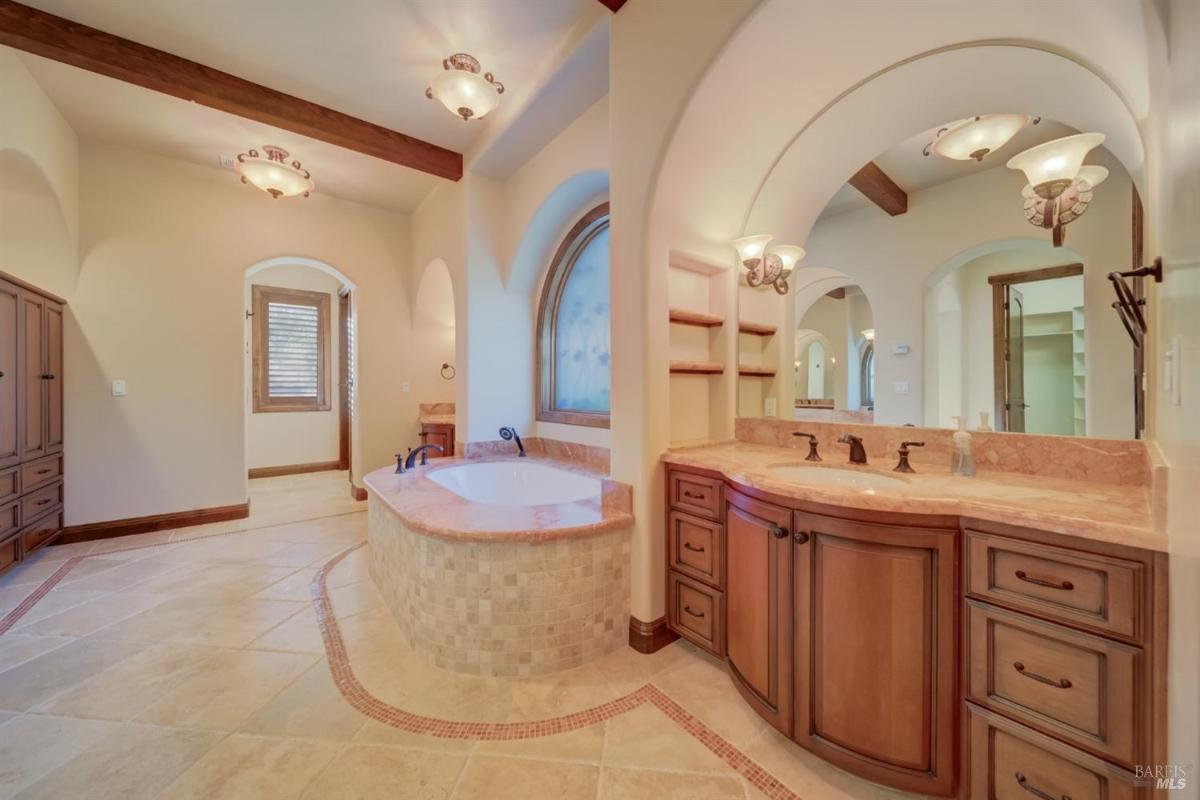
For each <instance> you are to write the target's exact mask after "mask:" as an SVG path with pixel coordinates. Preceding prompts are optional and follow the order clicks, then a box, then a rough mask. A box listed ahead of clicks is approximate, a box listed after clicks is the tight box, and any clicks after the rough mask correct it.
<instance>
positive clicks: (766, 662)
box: [725, 491, 793, 735]
mask: <svg viewBox="0 0 1200 800" xmlns="http://www.w3.org/2000/svg"><path fill="white" fill-rule="evenodd" d="M791 516H792V513H791V511H789V510H788V509H785V508H779V507H778V506H773V505H769V504H767V503H763V502H760V501H758V500H754V499H753V498H750V497H747V496H745V495H742V494H740V493H738V492H733V491H730V492H729V493H728V497H727V500H726V514H725V575H726V578H725V640H726V651H727V657H728V659H729V666H730V671H731V673H732V674H733V678H734V685H735V686H736V687H737V688H738V691H739V692H741V694H742V696H743V697H744V698H745V699H746V701H747V702H749V703H750V704H751V705H752V706H754V707H755V709H756V710H757V711H758V713H759V714H760V715H761V716H762V717H763V718H765V719H766V720H767V721H768V722H770V723H771V724H772V725H774V726H775V727H776V728H778V729H779V730H781V731H783V732H784V733H785V734H789V735H790V734H791V732H792V712H793V704H792V670H791V636H792V602H791V598H792V560H791V548H792V539H791Z"/></svg>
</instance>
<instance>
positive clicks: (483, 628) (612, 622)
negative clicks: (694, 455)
mask: <svg viewBox="0 0 1200 800" xmlns="http://www.w3.org/2000/svg"><path fill="white" fill-rule="evenodd" d="M364 482H365V483H366V485H367V489H368V503H367V544H368V553H367V565H368V570H369V572H370V575H371V579H372V580H373V581H374V583H375V585H376V586H377V587H378V588H379V593H380V594H381V595H382V596H383V599H384V602H385V603H386V604H387V606H388V609H389V610H390V611H391V612H392V616H393V617H394V618H395V619H396V622H397V623H398V624H399V625H400V629H401V630H402V631H403V632H404V635H405V638H407V640H408V642H409V644H410V645H411V647H412V649H413V651H415V652H416V653H419V654H420V655H421V656H423V657H424V658H426V659H427V660H429V661H430V662H432V663H433V664H435V665H436V666H438V667H442V668H443V669H448V670H453V671H455V672H464V673H469V674H473V675H492V676H518V675H541V674H546V673H551V672H556V671H558V670H563V669H570V668H572V667H578V666H580V665H582V664H585V663H587V662H588V661H591V660H594V659H596V658H599V657H601V656H603V655H605V654H607V653H610V652H612V651H613V650H615V649H617V648H618V647H621V646H623V645H624V643H625V641H626V638H627V636H628V630H629V555H630V535H631V527H632V525H633V515H632V514H631V513H630V511H629V499H630V496H631V493H630V491H629V489H628V487H624V486H622V485H620V484H613V483H612V482H611V481H606V480H604V479H603V478H602V477H601V475H600V474H598V473H597V471H596V470H589V469H588V468H587V467H585V466H583V465H582V464H580V463H578V462H563V461H556V460H553V459H546V458H535V457H530V458H521V459H517V458H503V459H490V460H466V459H461V458H460V459H439V461H438V462H437V463H433V464H430V465H429V466H428V467H420V468H418V469H416V470H413V471H411V472H407V473H404V474H396V473H395V472H393V471H392V470H391V469H381V470H378V471H376V472H372V473H371V474H370V475H367V476H366V480H365V481H364Z"/></svg>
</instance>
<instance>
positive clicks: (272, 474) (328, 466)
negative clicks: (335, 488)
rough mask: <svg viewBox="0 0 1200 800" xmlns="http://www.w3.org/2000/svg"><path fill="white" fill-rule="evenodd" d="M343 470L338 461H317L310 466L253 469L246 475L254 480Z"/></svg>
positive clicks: (295, 465) (282, 465) (290, 465)
mask: <svg viewBox="0 0 1200 800" xmlns="http://www.w3.org/2000/svg"><path fill="white" fill-rule="evenodd" d="M340 469H344V467H342V462H340V461H317V462H315V463H312V464H281V465H279V466H278V467H254V468H253V469H251V470H249V472H248V474H249V476H250V478H251V479H252V480H253V479H254V478H278V477H279V476H281V475H303V474H305V473H306V472H333V471H335V470H340Z"/></svg>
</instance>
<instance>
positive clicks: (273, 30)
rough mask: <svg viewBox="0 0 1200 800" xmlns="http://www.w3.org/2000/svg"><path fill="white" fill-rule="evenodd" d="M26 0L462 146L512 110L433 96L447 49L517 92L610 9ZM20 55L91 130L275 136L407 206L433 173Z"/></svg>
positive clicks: (183, 145) (226, 139)
mask: <svg viewBox="0 0 1200 800" xmlns="http://www.w3.org/2000/svg"><path fill="white" fill-rule="evenodd" d="M28 4H29V5H31V6H35V7H37V8H39V9H42V10H44V11H47V12H50V13H52V14H58V15H60V16H63V17H66V18H68V19H71V20H74V21H77V22H81V23H84V24H86V25H90V26H92V27H95V28H98V29H100V30H103V31H106V32H108V33H112V34H115V35H118V36H122V37H125V38H127V39H132V40H133V41H137V42H141V43H143V44H147V45H150V46H153V47H157V48H159V49H161V50H165V51H167V52H169V53H173V54H175V55H178V56H182V57H183V58H188V59H191V60H193V61H197V62H199V63H201V64H205V65H207V66H211V67H215V68H217V69H221V70H224V71H226V72H229V73H231V74H233V75H237V76H238V77H240V78H244V79H246V80H249V81H253V82H255V83H260V84H262V85H264V86H268V87H270V88H272V89H277V90H279V91H282V92H287V93H288V94H293V95H295V96H297V97H301V98H303V99H305V100H309V101H312V102H314V103H319V104H321V105H325V106H328V107H330V108H333V109H336V110H338V111H341V112H343V113H346V114H350V115H352V116H356V117H359V118H361V119H365V120H368V121H370V122H374V123H376V124H379V125H383V126H385V127H388V128H391V129H393V130H396V131H399V132H401V133H405V134H408V135H410V136H415V137H417V138H420V139H424V140H426V141H429V142H432V143H434V144H437V145H441V146H442V147H447V148H450V149H452V150H456V151H458V152H467V151H469V150H470V149H471V148H472V146H473V145H475V144H476V143H477V142H479V141H480V140H481V139H482V138H484V137H485V134H486V131H487V129H488V128H487V126H488V125H489V123H493V124H504V120H501V121H500V122H497V119H496V118H502V117H503V115H500V114H499V113H498V112H497V113H494V114H492V115H489V116H488V117H486V118H484V119H483V120H477V121H472V122H463V121H462V120H460V119H458V118H457V117H455V116H454V115H452V114H451V113H450V112H448V111H446V109H445V108H443V107H442V106H441V104H440V103H437V102H436V101H432V100H428V99H426V98H425V95H424V92H425V87H426V86H428V84H429V82H430V81H431V80H432V78H433V77H434V76H435V75H436V74H437V73H438V71H440V70H441V69H442V66H441V61H442V59H443V58H445V57H446V56H448V55H450V54H452V53H454V52H459V51H464V52H469V53H471V54H472V55H474V56H476V57H477V58H478V59H479V60H480V62H481V63H482V65H483V68H484V70H485V71H490V72H493V73H494V74H495V75H496V78H497V79H498V80H500V81H502V82H504V83H505V84H506V88H507V89H508V91H506V93H505V100H508V101H509V102H513V103H516V102H519V101H520V100H521V99H522V96H527V95H528V93H530V92H533V91H536V90H537V89H538V88H539V87H536V86H533V84H534V83H543V82H545V81H546V80H548V77H549V76H547V74H546V73H547V68H546V67H547V65H551V68H552V66H553V64H554V63H555V62H556V61H558V60H561V59H562V58H563V56H562V53H561V52H560V50H561V48H562V47H563V43H564V42H567V43H570V42H571V41H572V40H573V39H577V38H578V33H577V31H578V28H579V27H580V26H581V25H587V24H588V23H589V22H590V21H594V19H597V18H600V16H601V15H602V14H607V13H608V12H607V11H605V10H604V8H603V7H602V6H601V5H600V4H599V3H598V2H596V0H537V2H528V0H342V2H308V3H296V2H292V0H254V2H245V1H244V0H204V2H200V3H181V2H178V0H139V2H137V3H130V2H128V0H28ZM22 58H23V60H24V62H25V63H26V65H27V66H28V67H29V70H30V72H31V73H32V74H33V76H34V78H35V79H36V80H37V81H38V82H39V83H40V84H41V85H42V87H43V88H44V89H45V91H46V93H47V94H48V95H49V97H50V99H51V101H52V102H54V104H55V105H56V106H58V108H59V110H60V111H61V112H62V114H63V116H64V117H66V119H67V121H68V122H69V123H70V124H71V126H72V127H74V128H75V130H76V132H77V133H78V134H79V135H80V136H81V137H83V138H94V139H99V140H102V141H109V142H114V143H118V144H124V145H128V146H131V147H136V148H139V149H143V150H147V151H150V152H153V153H158V154H160V155H165V156H169V157H173V158H180V159H183V160H187V161H192V162H195V163H199V164H205V165H208V166H216V165H217V164H218V163H219V157H220V156H222V155H225V156H232V155H236V154H237V153H238V152H241V151H244V150H246V149H247V148H249V147H261V145H263V144H267V143H270V144H278V145H280V146H282V147H285V148H287V149H288V150H289V151H291V153H292V155H293V157H296V158H299V159H300V160H301V161H302V162H303V163H304V166H305V167H307V168H308V169H310V170H311V171H312V173H313V179H314V181H315V182H316V185H317V191H320V192H326V193H329V194H332V195H335V196H339V197H343V198H346V199H351V200H356V201H358V202H366V203H371V204H373V205H378V206H382V207H385V208H393V209H396V210H400V211H405V212H407V211H411V210H412V209H413V208H414V207H415V206H416V205H417V204H418V203H419V202H420V200H421V199H422V198H423V197H424V196H425V195H426V194H428V192H429V190H430V189H431V188H432V186H433V185H434V184H435V183H436V180H437V179H436V178H433V177H431V176H428V175H425V174H423V173H420V172H417V171H415V170H410V169H407V168H405V167H401V166H398V165H395V164H391V163H388V162H385V161H381V160H378V159H375V158H372V157H369V156H365V155H361V154H358V153H354V152H351V151H349V150H344V149H342V148H340V147H336V146H334V145H328V144H325V143H323V142H318V141H315V140H312V139H308V138H306V137H302V136H299V135H297V134H292V133H288V132H285V131H280V130H279V129H276V128H273V127H271V126H268V125H262V124H259V123H255V122H251V121H249V120H245V119H242V118H240V117H236V116H233V115H230V114H225V113H223V112H220V111H215V110H212V109H208V108H204V107H201V106H198V105H195V104H192V103H188V102H185V101H181V100H177V99H176V98H172V97H168V96H166V95H161V94H158V93H156V92H152V91H149V90H146V89H141V88H139V87H135V86H132V85H129V84H125V83H123V82H121V81H117V80H114V79H110V78H105V77H102V76H99V75H95V74H93V73H89V72H87V71H85V70H80V69H76V68H74V67H69V66H65V65H63V64H59V63H56V62H52V61H48V60H45V59H42V58H39V57H36V56H30V55H23V56H22ZM605 88H606V87H605ZM580 110H582V109H580ZM507 121H508V122H511V119H509V120H507Z"/></svg>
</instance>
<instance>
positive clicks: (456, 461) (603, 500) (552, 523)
mask: <svg viewBox="0 0 1200 800" xmlns="http://www.w3.org/2000/svg"><path fill="white" fill-rule="evenodd" d="M516 460H517V459H516V458H515V457H501V458H486V459H480V458H439V459H437V460H436V461H435V462H433V463H430V464H429V465H428V466H426V467H417V468H416V469H414V470H411V471H409V472H406V473H403V474H397V473H396V472H395V468H393V467H384V468H382V469H377V470H375V471H374V472H372V473H369V474H368V475H367V476H366V478H364V480H363V483H364V484H365V485H366V487H367V490H368V492H370V493H371V494H373V495H374V496H376V497H377V498H379V500H381V501H382V502H383V503H384V504H386V505H387V506H388V507H389V508H390V509H391V510H392V511H393V512H394V513H395V514H396V516H398V517H399V518H400V521H401V522H403V523H404V524H405V525H406V526H407V527H408V528H410V529H411V530H414V531H418V532H420V533H425V534H428V535H430V536H436V537H438V538H441V539H453V540H457V541H477V542H523V543H528V544H537V543H540V542H548V541H554V540H557V539H565V538H573V537H579V536H589V535H595V534H600V533H606V532H608V531H613V530H618V529H620V528H627V527H629V526H631V525H633V514H632V512H631V510H630V509H631V502H632V492H631V491H630V488H629V487H628V486H627V485H626V484H622V483H617V482H616V481H612V480H608V479H607V477H606V476H605V475H604V474H603V473H601V472H600V471H598V470H596V469H595V468H592V467H589V466H588V465H587V464H584V463H582V462H579V461H569V460H565V459H557V458H544V457H536V456H535V457H530V458H529V459H528V460H529V461H530V462H534V463H538V464H544V465H546V466H551V467H556V468H558V469H564V470H567V471H569V472H576V473H579V474H583V475H588V476H591V477H596V478H600V479H601V480H602V484H601V485H602V487H603V488H602V490H601V495H600V496H599V497H595V498H588V499H586V500H577V501H575V502H571V503H553V504H548V505H541V506H499V505H487V504H483V503H476V502H473V501H471V500H467V499H466V498H464V497H460V496H459V495H457V494H455V493H454V492H452V491H450V490H449V489H446V488H445V487H443V486H441V485H439V484H437V483H434V482H433V481H431V480H429V478H428V477H427V476H428V475H429V474H430V473H432V472H435V471H437V470H440V469H445V468H447V467H453V466H461V465H463V464H474V463H479V462H481V461H493V462H494V461H516Z"/></svg>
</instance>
